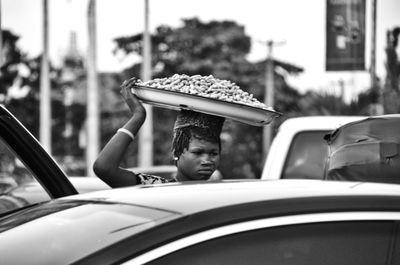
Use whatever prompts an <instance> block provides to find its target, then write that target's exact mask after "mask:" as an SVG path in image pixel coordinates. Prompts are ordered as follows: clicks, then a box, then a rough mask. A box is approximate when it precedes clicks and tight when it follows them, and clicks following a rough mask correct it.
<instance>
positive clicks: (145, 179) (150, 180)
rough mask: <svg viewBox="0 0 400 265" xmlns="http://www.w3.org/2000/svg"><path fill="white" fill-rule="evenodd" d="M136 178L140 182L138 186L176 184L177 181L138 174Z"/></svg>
mask: <svg viewBox="0 0 400 265" xmlns="http://www.w3.org/2000/svg"><path fill="white" fill-rule="evenodd" d="M136 176H137V178H138V180H139V183H138V184H160V183H169V182H176V179H167V178H163V177H159V176H154V175H149V174H144V173H138V174H136Z"/></svg>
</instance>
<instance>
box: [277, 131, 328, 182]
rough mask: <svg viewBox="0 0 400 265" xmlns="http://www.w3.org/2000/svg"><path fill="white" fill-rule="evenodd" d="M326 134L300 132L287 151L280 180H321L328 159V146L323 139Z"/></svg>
mask: <svg viewBox="0 0 400 265" xmlns="http://www.w3.org/2000/svg"><path fill="white" fill-rule="evenodd" d="M328 132H329V131H317V132H301V133H299V134H297V135H296V136H295V137H294V138H293V143H292V145H291V147H290V149H289V154H288V155H287V160H286V162H285V166H284V169H283V171H282V178H284V179H295V178H296V179H297V178H302V179H303V178H305V179H322V178H323V176H324V168H325V163H326V159H327V157H328V145H327V143H326V141H325V140H324V139H323V137H324V135H325V134H327V133H328Z"/></svg>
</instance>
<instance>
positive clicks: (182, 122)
mask: <svg viewBox="0 0 400 265" xmlns="http://www.w3.org/2000/svg"><path fill="white" fill-rule="evenodd" d="M224 121H225V118H222V117H218V116H214V115H209V114H205V113H201V112H195V111H191V110H181V111H180V112H179V114H178V116H177V117H176V120H175V125H174V131H175V130H177V129H181V128H185V127H189V126H194V127H199V128H203V129H208V130H212V131H213V132H214V133H215V134H217V135H219V134H220V133H221V130H222V126H223V125H224Z"/></svg>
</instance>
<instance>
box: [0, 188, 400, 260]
mask: <svg viewBox="0 0 400 265" xmlns="http://www.w3.org/2000/svg"><path fill="white" fill-rule="evenodd" d="M399 223H400V185H395V184H383V183H361V182H357V183H355V182H345V181H343V182H333V181H326V180H325V181H321V180H224V181H218V182H190V183H169V184H159V185H149V186H146V185H139V186H134V187H127V188H118V189H110V190H104V191H96V192H92V193H85V194H81V195H73V196H67V197H63V198H59V199H54V200H51V201H48V202H44V203H41V204H37V205H33V206H29V207H27V208H24V209H20V210H18V211H16V212H14V213H11V214H7V215H3V216H2V217H0V253H2V255H1V260H2V263H4V264H26V262H27V259H28V257H29V264H153V265H154V264H250V265H251V264H265V261H268V262H269V263H271V264H277V265H279V264H282V265H283V264H307V265H313V264H315V265H316V264H318V265H319V264H335V265H336V264H352V265H357V264H360V265H361V264H362V265H368V264H373V265H376V264H387V263H386V262H387V261H388V260H391V261H392V263H391V264H398V263H399V261H400V260H399V258H400V256H399V253H400V244H399V242H400V234H399V233H398V229H399Z"/></svg>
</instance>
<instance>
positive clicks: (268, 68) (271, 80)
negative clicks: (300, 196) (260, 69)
mask: <svg viewBox="0 0 400 265" xmlns="http://www.w3.org/2000/svg"><path fill="white" fill-rule="evenodd" d="M284 43H285V41H279V42H276V41H273V40H268V41H267V42H266V46H267V59H266V63H265V97H264V103H265V105H267V106H268V107H271V108H274V105H275V100H274V99H275V71H274V69H275V65H274V58H273V47H274V46H277V45H283V44H284ZM272 132H273V121H271V123H270V124H268V125H267V126H264V129H263V145H262V146H263V150H262V152H263V161H265V159H266V158H267V155H268V151H269V148H270V147H271V142H272V138H273V137H272Z"/></svg>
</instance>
